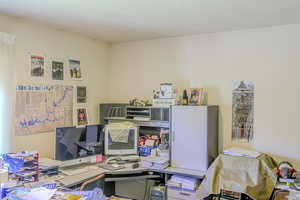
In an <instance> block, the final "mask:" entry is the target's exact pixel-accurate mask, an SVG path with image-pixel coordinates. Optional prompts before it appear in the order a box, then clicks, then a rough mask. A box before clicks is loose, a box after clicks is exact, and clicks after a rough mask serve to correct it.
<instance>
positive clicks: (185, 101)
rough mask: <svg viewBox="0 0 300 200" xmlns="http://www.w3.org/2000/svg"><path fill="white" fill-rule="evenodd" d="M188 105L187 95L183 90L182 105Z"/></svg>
mask: <svg viewBox="0 0 300 200" xmlns="http://www.w3.org/2000/svg"><path fill="white" fill-rule="evenodd" d="M188 104H189V98H188V95H187V91H186V90H183V95H182V105H188Z"/></svg>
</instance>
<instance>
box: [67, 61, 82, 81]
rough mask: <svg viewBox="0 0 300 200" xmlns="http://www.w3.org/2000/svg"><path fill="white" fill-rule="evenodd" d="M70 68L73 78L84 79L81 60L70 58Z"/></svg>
mask: <svg viewBox="0 0 300 200" xmlns="http://www.w3.org/2000/svg"><path fill="white" fill-rule="evenodd" d="M69 68H70V69H69V70H70V76H71V79H73V80H82V75H81V68H80V61H79V60H72V59H70V60H69Z"/></svg>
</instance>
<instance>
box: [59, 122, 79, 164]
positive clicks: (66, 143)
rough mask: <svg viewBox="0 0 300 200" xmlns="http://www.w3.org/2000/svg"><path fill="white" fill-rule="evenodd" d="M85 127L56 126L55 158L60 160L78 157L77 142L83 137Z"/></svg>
mask: <svg viewBox="0 0 300 200" xmlns="http://www.w3.org/2000/svg"><path fill="white" fill-rule="evenodd" d="M83 133H84V128H77V127H75V126H72V127H62V128H56V134H55V159H56V160H60V161H66V160H72V159H75V158H78V146H77V144H76V143H77V142H79V141H80V139H81V138H82V134H83Z"/></svg>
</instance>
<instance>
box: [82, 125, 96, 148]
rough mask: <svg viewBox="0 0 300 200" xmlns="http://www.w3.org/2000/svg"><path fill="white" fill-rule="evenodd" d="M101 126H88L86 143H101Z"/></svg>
mask: <svg viewBox="0 0 300 200" xmlns="http://www.w3.org/2000/svg"><path fill="white" fill-rule="evenodd" d="M98 128H99V125H87V126H86V130H85V135H86V136H85V137H86V139H85V141H86V143H87V144H92V143H96V142H99V139H98V135H99V130H98Z"/></svg>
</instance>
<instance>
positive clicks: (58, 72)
mask: <svg viewBox="0 0 300 200" xmlns="http://www.w3.org/2000/svg"><path fill="white" fill-rule="evenodd" d="M51 71H52V80H59V81H63V80H64V63H63V62H61V61H54V60H53V61H52V70H51Z"/></svg>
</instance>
